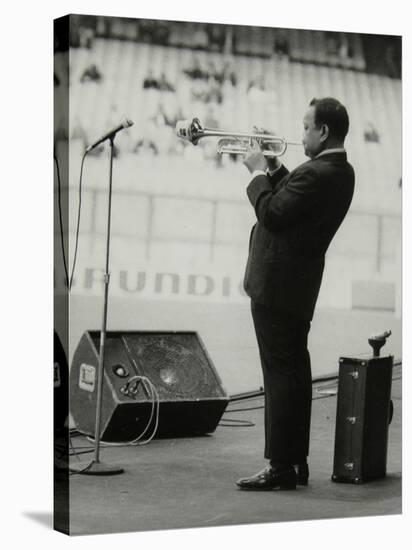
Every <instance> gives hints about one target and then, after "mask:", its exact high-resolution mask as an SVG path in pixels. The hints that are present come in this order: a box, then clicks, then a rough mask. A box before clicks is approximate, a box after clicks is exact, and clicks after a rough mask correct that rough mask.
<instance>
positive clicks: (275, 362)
mask: <svg viewBox="0 0 412 550" xmlns="http://www.w3.org/2000/svg"><path fill="white" fill-rule="evenodd" d="M251 305H252V317H253V322H254V326H255V331H256V337H257V342H258V346H259V352H260V360H261V365H262V371H263V380H264V387H265V458H268V459H270V460H271V461H272V462H277V463H280V464H298V463H300V462H303V461H304V460H305V459H306V457H307V456H308V454H309V433H310V416H311V408H312V373H311V365H310V356H309V352H308V349H307V341H308V333H309V329H310V322H309V321H305V320H302V319H297V318H295V317H293V316H291V315H289V314H286V313H280V312H278V311H274V310H272V309H270V308H268V307H266V306H262V305H260V304H257V303H255V302H253V301H252V304H251Z"/></svg>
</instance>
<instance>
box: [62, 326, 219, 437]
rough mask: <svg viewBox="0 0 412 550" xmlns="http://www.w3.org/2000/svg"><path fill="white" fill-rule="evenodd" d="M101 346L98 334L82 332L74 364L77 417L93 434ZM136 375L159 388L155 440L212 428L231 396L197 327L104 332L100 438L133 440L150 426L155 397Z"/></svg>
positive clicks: (73, 394) (78, 424) (73, 409)
mask: <svg viewBox="0 0 412 550" xmlns="http://www.w3.org/2000/svg"><path fill="white" fill-rule="evenodd" d="M99 349H100V332H99V331H87V332H85V333H84V334H83V336H82V338H81V339H80V342H79V344H78V346H77V348H76V350H75V353H74V356H73V361H72V365H71V369H70V410H71V413H72V416H73V420H74V422H75V424H76V427H77V429H78V430H79V431H80V432H82V433H84V434H87V435H91V436H94V430H95V417H96V398H97V373H98V364H99ZM136 376H144V377H146V378H148V379H149V380H150V381H151V382H152V384H153V385H154V386H155V388H156V389H157V392H158V395H159V403H160V406H159V424H158V429H157V432H156V436H157V437H175V436H187V435H200V434H206V433H211V432H213V431H214V430H215V429H216V427H217V425H218V423H219V421H220V419H221V417H222V414H223V412H224V410H225V408H226V406H227V404H228V401H229V400H228V397H227V394H226V392H225V390H224V389H223V387H222V383H221V380H220V378H219V375H218V373H217V372H216V370H215V368H214V366H213V364H212V361H211V359H210V357H209V356H208V354H207V352H206V349H205V347H204V345H203V343H202V341H201V340H200V338H199V336H198V334H197V333H196V332H149V331H146V332H145V331H143V332H135V331H134V332H132V331H127V332H124V331H111V332H107V334H106V343H105V360H104V372H103V391H102V413H101V424H100V425H101V439H102V441H110V442H118V441H132V440H134V439H136V438H137V437H138V436H139V435H140V434H141V433H142V432H143V431H144V429H145V427H146V426H147V424H148V421H149V420H150V414H151V411H152V399H151V397H150V395H149V393H148V391H147V389H146V388H145V386H144V384H141V383H140V384H138V385H136ZM131 385H132V386H133V391H130V386H131ZM152 425H153V422H152ZM150 428H152V426H150ZM149 433H150V430H148V431H147V432H146V435H148V434H149Z"/></svg>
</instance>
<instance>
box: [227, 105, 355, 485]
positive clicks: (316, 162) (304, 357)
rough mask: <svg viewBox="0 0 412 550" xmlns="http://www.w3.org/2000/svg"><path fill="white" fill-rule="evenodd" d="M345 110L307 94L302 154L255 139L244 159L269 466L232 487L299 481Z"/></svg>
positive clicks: (349, 186) (249, 270)
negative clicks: (297, 161)
mask: <svg viewBox="0 0 412 550" xmlns="http://www.w3.org/2000/svg"><path fill="white" fill-rule="evenodd" d="M348 129H349V118H348V114H347V111H346V109H345V107H344V106H343V105H342V104H341V103H340V102H339V101H337V100H336V99H334V98H323V99H313V100H312V101H311V102H310V105H309V108H308V110H307V112H306V113H305V115H304V118H303V137H302V143H303V146H304V150H305V155H306V156H308V157H309V159H310V160H309V161H307V162H305V163H303V164H301V165H300V166H298V167H297V168H296V169H295V170H293V171H292V172H289V171H288V170H287V168H286V167H284V166H283V165H282V164H281V163H280V161H279V159H278V157H275V158H269V157H267V156H264V154H263V153H262V150H261V149H260V148H259V147H258V146H257V145H256V144H255V145H254V146H251V147H250V149H249V151H248V152H247V154H246V156H245V158H244V161H243V163H244V165H245V166H246V168H247V169H248V170H249V172H250V173H251V174H252V180H251V182H250V183H249V185H248V188H247V195H248V197H249V200H250V202H251V204H252V206H253V208H254V210H255V213H256V218H257V222H256V224H255V225H254V227H253V229H252V233H251V238H250V245H249V257H248V261H247V266H246V273H245V278H244V286H245V290H246V292H247V294H248V295H249V296H250V298H251V310H252V317H253V323H254V327H255V332H256V338H257V342H258V347H259V352H260V359H261V366H262V371H263V380H264V388H265V449H264V456H265V458H266V459H268V460H269V464H268V466H267V467H266V468H265V469H263V470H262V471H260V472H258V473H257V474H255V475H252V476H251V477H247V478H243V479H240V480H239V481H237V485H238V486H239V487H240V488H241V489H250V490H274V489H295V488H296V485H297V484H301V485H307V483H308V477H309V469H308V465H307V457H308V454H309V433H310V416H311V404H312V378H311V365H310V356H309V351H308V348H307V340H308V333H309V329H310V323H311V320H312V318H313V313H314V309H315V305H316V301H317V297H318V293H319V288H320V285H321V281H322V275H323V269H324V263H325V253H326V250H327V249H328V246H329V244H330V242H331V240H332V238H333V236H334V235H335V233H336V231H337V229H338V228H339V226H340V224H341V223H342V221H343V219H344V217H345V215H346V213H347V211H348V209H349V206H350V204H351V201H352V196H353V191H354V181H355V176H354V171H353V168H352V166H351V165H350V164H349V163H348V161H347V156H346V151H345V149H344V141H345V137H346V135H347V133H348Z"/></svg>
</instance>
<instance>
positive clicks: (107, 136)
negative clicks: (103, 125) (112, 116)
mask: <svg viewBox="0 0 412 550" xmlns="http://www.w3.org/2000/svg"><path fill="white" fill-rule="evenodd" d="M133 124H134V122H133V121H132V120H130V119H129V118H125V119H124V120H123V121H122V122H121V123H120V124H119V126H116V128H113V130H110V132H107V134H104V136H102V137H101V138H100V139H98V140H97V141H95V142H94V143H92V144H91V145H89V146H88V147H87V149H86V153H88V152H89V151H91V150H92V149H94V148H95V147H97V146H98V145H100V144H101V143H103V141H106V139H111V138H113V137H114V136H115V135H116V134H117V132H120V130H124V129H125V128H130V126H133Z"/></svg>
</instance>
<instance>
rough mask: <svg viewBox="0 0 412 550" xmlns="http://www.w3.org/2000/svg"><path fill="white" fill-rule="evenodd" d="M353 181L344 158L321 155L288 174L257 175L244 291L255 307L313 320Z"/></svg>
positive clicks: (250, 191) (251, 191)
mask: <svg viewBox="0 0 412 550" xmlns="http://www.w3.org/2000/svg"><path fill="white" fill-rule="evenodd" d="M354 183H355V176H354V171H353V168H352V166H351V165H350V164H349V163H348V162H347V158H346V153H344V152H336V153H328V154H326V155H322V156H320V157H318V158H315V159H312V160H309V161H307V162H305V163H304V164H301V165H300V166H298V167H297V168H296V169H295V170H293V171H292V172H288V170H287V168H285V167H284V166H282V167H281V168H280V169H279V170H278V171H277V172H276V173H275V174H273V176H272V177H268V176H265V175H258V176H256V177H255V178H254V179H253V180H252V181H251V182H250V184H249V186H248V188H247V194H248V197H249V200H250V202H251V203H252V205H253V207H254V209H255V212H256V217H257V223H256V224H255V225H254V227H253V229H252V233H251V236H250V244H249V258H248V262H247V266H246V273H245V279H244V287H245V291H246V293H247V294H248V295H249V296H250V297H251V299H252V300H253V301H254V302H257V303H259V304H263V305H266V306H268V307H271V308H273V309H276V310H278V311H281V312H286V313H288V314H292V315H294V316H296V317H298V318H301V319H306V320H311V319H312V317H313V312H314V309H315V305H316V300H317V297H318V293H319V288H320V284H321V281H322V275H323V268H324V262H325V252H326V250H327V248H328V246H329V244H330V242H331V240H332V238H333V236H334V235H335V233H336V231H337V229H338V227H339V226H340V224H341V223H342V221H343V219H344V217H345V215H346V213H347V211H348V209H349V206H350V203H351V201H352V196H353V191H354Z"/></svg>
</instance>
